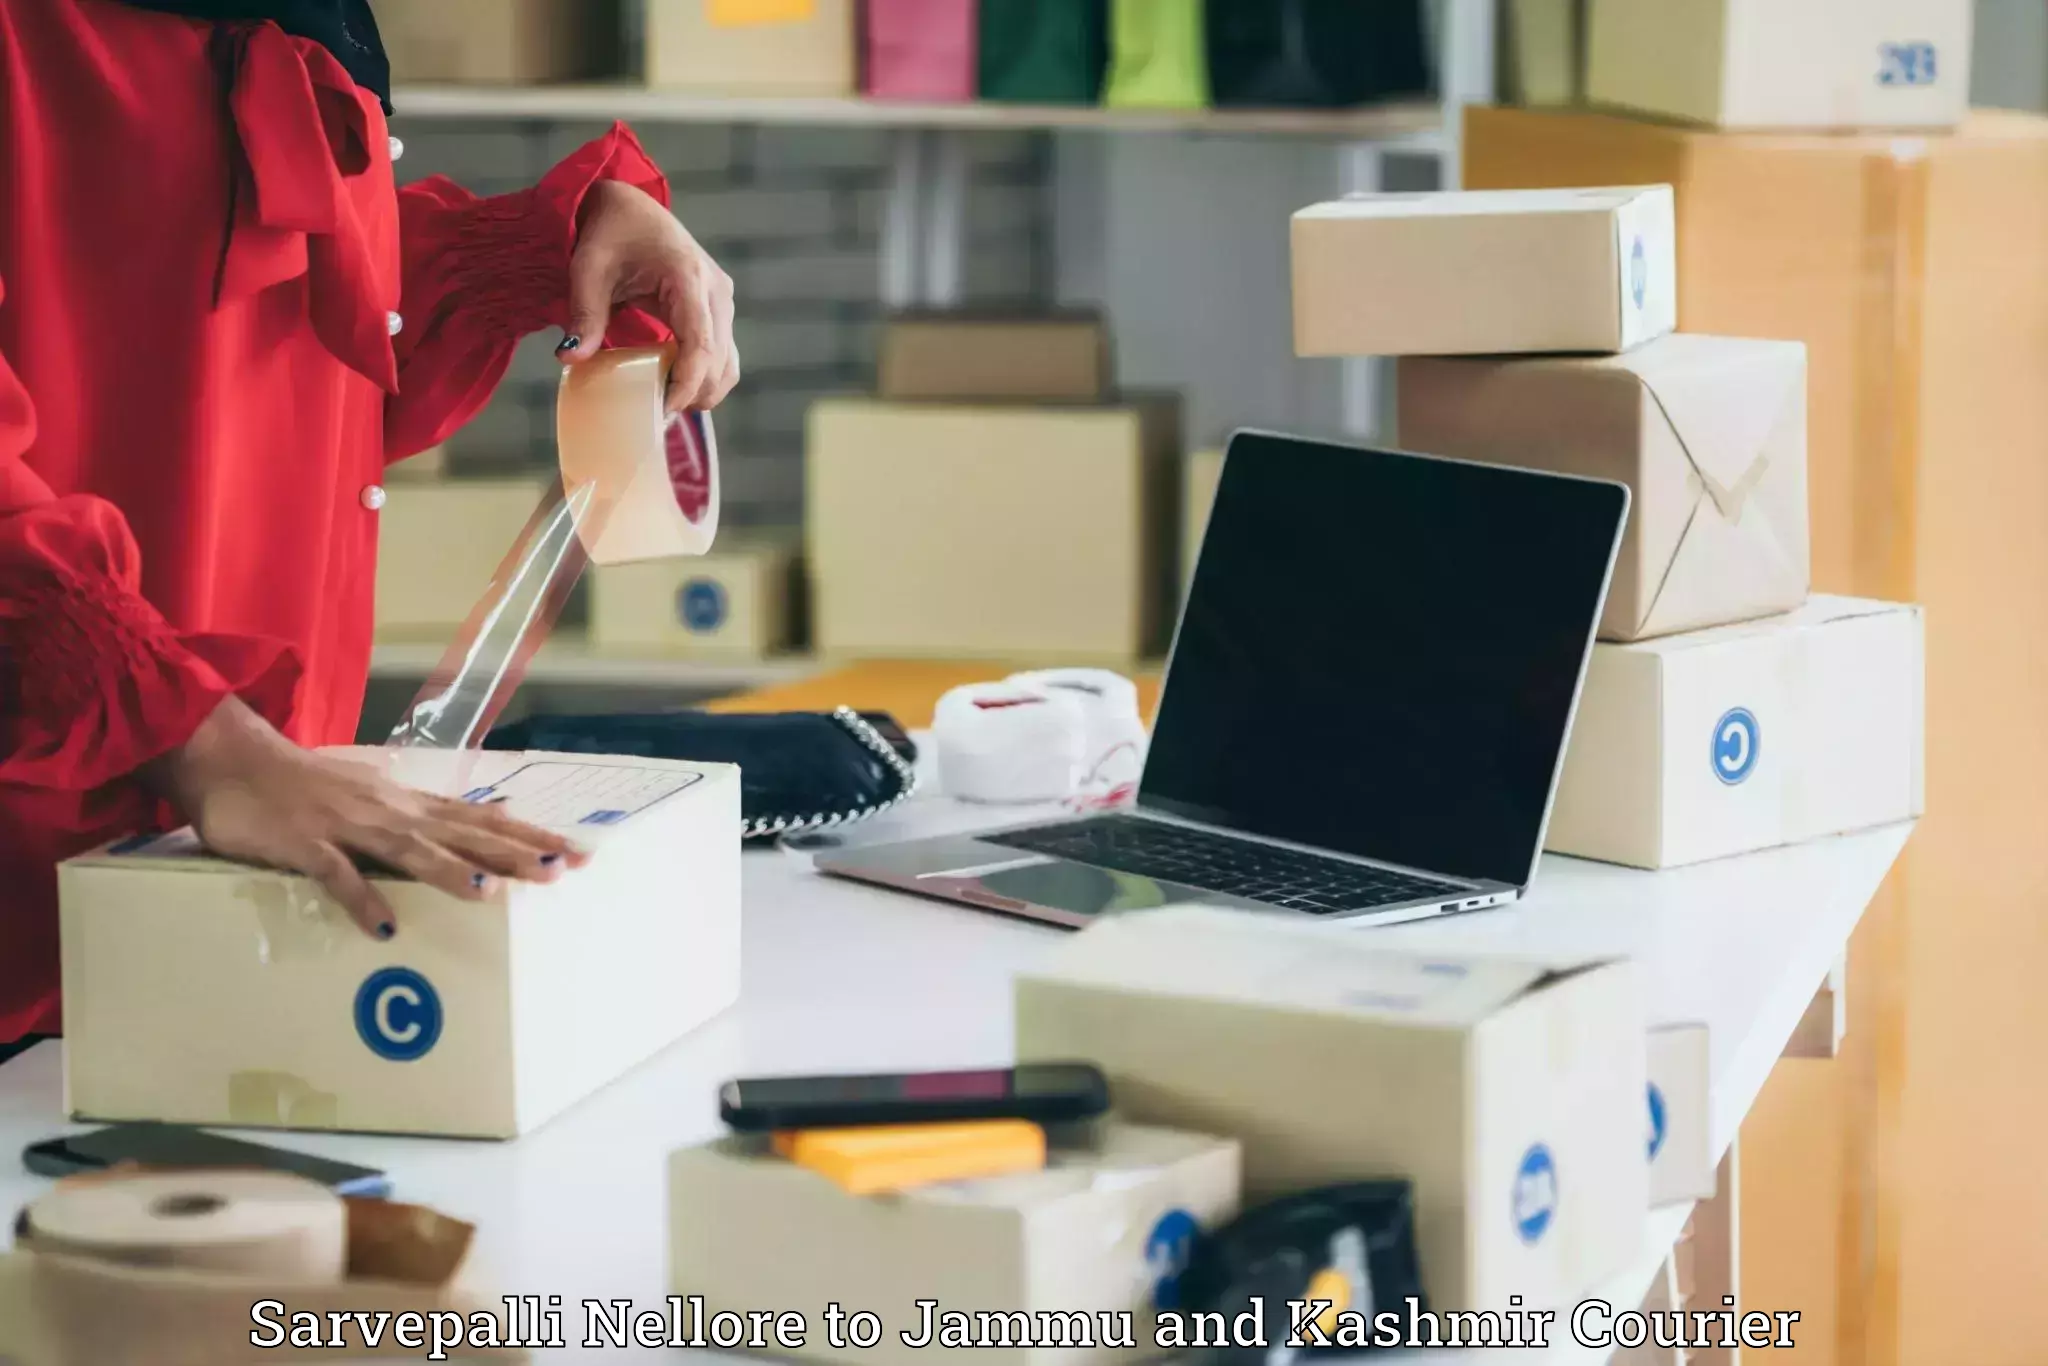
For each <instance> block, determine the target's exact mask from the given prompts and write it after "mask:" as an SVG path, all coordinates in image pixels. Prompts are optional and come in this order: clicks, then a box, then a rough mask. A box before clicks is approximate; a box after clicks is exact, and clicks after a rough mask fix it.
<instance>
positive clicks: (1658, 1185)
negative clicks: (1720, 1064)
mask: <svg viewBox="0 0 2048 1366" xmlns="http://www.w3.org/2000/svg"><path fill="white" fill-rule="evenodd" d="M1709 1043H1710V1041H1709V1038H1708V1034H1707V1027H1706V1026H1705V1025H1702V1024H1675V1025H1662V1026H1660V1027H1658V1028H1656V1029H1652V1030H1651V1031H1650V1040H1649V1054H1648V1059H1647V1061H1648V1065H1649V1075H1650V1086H1649V1092H1648V1105H1649V1120H1650V1138H1649V1152H1650V1204H1651V1206H1652V1207H1653V1208H1654V1207H1656V1206H1660V1205H1675V1204H1678V1203H1680V1202H1682V1201H1686V1200H1711V1199H1713V1198H1714V1169H1715V1166H1716V1162H1715V1158H1714V1133H1713V1129H1714V1115H1713V1072H1712V1071H1711V1068H1710V1064H1711V1057H1710V1054H1709Z"/></svg>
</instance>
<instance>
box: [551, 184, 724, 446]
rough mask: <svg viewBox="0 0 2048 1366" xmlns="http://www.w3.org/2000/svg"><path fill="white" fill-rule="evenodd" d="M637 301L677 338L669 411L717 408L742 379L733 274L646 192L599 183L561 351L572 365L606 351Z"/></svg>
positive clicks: (580, 236) (587, 203)
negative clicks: (624, 312)
mask: <svg viewBox="0 0 2048 1366" xmlns="http://www.w3.org/2000/svg"><path fill="white" fill-rule="evenodd" d="M633 304H637V305H639V306H640V307H642V308H644V309H646V310H647V311H648V312H649V313H652V314H653V315H654V316H655V317H657V318H659V319H661V321H663V322H665V323H667V324H668V326H669V328H670V329H671V330H672V331H674V333H675V334H676V343H677V346H678V348H679V351H678V355H677V358H676V367H675V372H674V374H672V375H671V376H670V377H669V386H668V410H669V411H670V412H671V413H676V412H681V411H683V410H684V409H686V408H698V409H710V408H715V407H717V406H718V405H719V403H720V402H721V401H722V400H723V399H724V398H725V396H726V395H727V394H729V393H731V392H732V390H733V386H734V385H736V384H738V383H739V382H740V353H739V352H738V351H737V350H735V349H734V347H733V341H732V316H733V305H732V277H731V276H729V275H727V274H726V273H725V272H724V271H722V270H720V269H719V268H718V263H717V262H716V261H714V260H712V259H711V257H710V256H709V255H707V254H706V253H705V251H704V248H702V247H700V246H698V245H697V239H696V238H694V237H692V236H690V234H689V233H688V232H687V231H685V230H684V228H683V225H682V224H681V223H678V222H677V221H676V219H675V215H674V214H671V213H670V212H669V211H668V210H667V209H665V208H663V207H662V206H661V204H660V203H659V202H658V201H656V200H655V199H654V198H652V197H651V196H650V195H648V194H647V192H646V191H644V190H641V189H638V188H636V187H634V186H632V185H628V184H625V183H624V182H622V181H617V180H604V181H599V182H598V183H597V184H596V185H594V186H592V187H591V189H590V193H589V194H588V195H586V196H585V197H584V201H583V213H582V218H581V220H580V224H579V230H578V233H577V237H576V251H575V254H574V255H573V256H571V257H570V260H569V333H568V335H567V336H566V337H564V338H563V339H562V344H561V345H560V346H559V347H557V348H556V349H555V354H556V355H558V356H560V357H561V358H562V360H563V361H564V363H566V364H570V365H574V364H575V363H576V362H578V361H584V360H589V359H590V358H591V357H592V356H594V355H596V354H597V353H598V350H599V348H601V347H602V346H603V345H604V334H605V330H606V329H607V328H609V327H610V326H611V320H612V310H614V309H616V308H620V307H624V306H627V305H633Z"/></svg>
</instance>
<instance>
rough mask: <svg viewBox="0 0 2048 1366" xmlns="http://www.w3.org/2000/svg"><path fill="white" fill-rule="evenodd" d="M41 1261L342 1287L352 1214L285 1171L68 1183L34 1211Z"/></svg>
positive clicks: (31, 1225)
mask: <svg viewBox="0 0 2048 1366" xmlns="http://www.w3.org/2000/svg"><path fill="white" fill-rule="evenodd" d="M24 1223H25V1233H26V1239H25V1241H26V1243H27V1245H28V1246H29V1247H30V1248H32V1249H33V1250H35V1251H37V1252H46V1253H50V1254H53V1255H56V1256H65V1257H78V1258H84V1259H88V1260H92V1261H100V1262H111V1263H114V1264H116V1265H120V1266H135V1267H161V1268H167V1269H171V1270H178V1271H205V1272H214V1273H217V1274H224V1275H238V1276H261V1277H266V1278H271V1279H275V1280H279V1281H296V1282H302V1283H317V1284H326V1283H338V1282H339V1281H341V1279H342V1278H343V1276H344V1275H345V1274H346V1271H347V1267H348V1210H347V1207H346V1206H345V1205H344V1204H343V1203H342V1200H341V1198H340V1197H339V1196H337V1195H335V1194H334V1193H333V1192H332V1191H330V1190H328V1189H327V1188H326V1187H325V1186H322V1185H320V1184H319V1183H318V1182H314V1181H309V1180H307V1179H305V1178H304V1177H299V1176H289V1175H286V1174H284V1173H282V1172H254V1171H250V1172H243V1171H223V1172H138V1173H136V1174H134V1175H114V1176H105V1177H92V1178H88V1179H85V1180H81V1181H75V1182H67V1183H65V1184H63V1185H60V1186H58V1187H57V1189H56V1190H54V1191H52V1192H50V1193H49V1194H48V1195H45V1196H44V1197H43V1198H42V1199H40V1200H38V1201H36V1202H35V1203H34V1204H32V1205H30V1206H29V1207H28V1211H27V1214H26V1216H25V1219H24Z"/></svg>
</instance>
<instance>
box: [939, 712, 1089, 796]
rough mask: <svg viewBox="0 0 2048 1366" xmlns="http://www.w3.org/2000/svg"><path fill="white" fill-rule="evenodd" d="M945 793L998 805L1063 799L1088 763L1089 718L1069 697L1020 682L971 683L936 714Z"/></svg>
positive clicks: (1074, 785)
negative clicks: (1083, 766) (1084, 765)
mask: <svg viewBox="0 0 2048 1366" xmlns="http://www.w3.org/2000/svg"><path fill="white" fill-rule="evenodd" d="M932 740H933V742H934V748H935V749H936V750H937V751H938V761H939V788H940V790H941V791H942V792H944V793H945V794H946V795H947V796H949V797H957V798H959V799H960V800H961V801H968V802H988V803H992V804H998V805H1007V804H1021V803H1026V802H1051V801H1062V800H1064V799H1066V798H1067V797H1070V796H1072V795H1073V794H1074V791H1075V789H1076V788H1077V787H1078V786H1079V784H1080V781H1081V775H1082V765H1083V764H1084V763H1085V762H1086V761H1087V750H1088V717H1087V714H1086V712H1085V711H1084V710H1083V709H1082V706H1081V703H1080V701H1079V700H1078V699H1076V698H1075V697H1074V696H1073V695H1071V694H1069V693H1059V692H1052V691H1049V690H1047V689H1045V688H1040V687H1034V686H1030V685H1026V684H1019V683H970V684H968V685H967V686H966V687H963V688H955V689H953V690H952V691H951V692H949V693H947V694H946V695H945V696H944V697H941V698H940V699H939V705H938V708H937V710H936V711H935V712H934V713H933V716H932Z"/></svg>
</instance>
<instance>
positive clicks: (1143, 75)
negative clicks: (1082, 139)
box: [1102, 0, 1209, 109]
mask: <svg viewBox="0 0 2048 1366" xmlns="http://www.w3.org/2000/svg"><path fill="white" fill-rule="evenodd" d="M1109 6H1110V8H1109V75H1108V77H1107V78H1106V79H1105V80H1104V82H1103V89H1102V102H1103V103H1104V104H1106V105H1109V106H1111V107H1112V108H1117V109H1203V108H1206V107H1208V104H1209V49H1208V43H1207V40H1206V38H1205V37H1204V27H1205V26H1204V24H1203V22H1202V21H1203V9H1202V0H1109Z"/></svg>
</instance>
